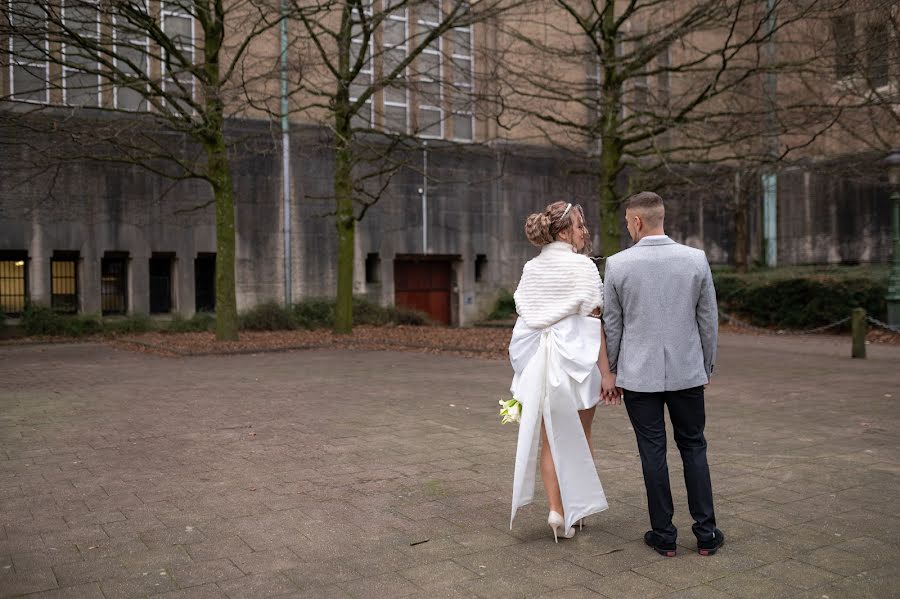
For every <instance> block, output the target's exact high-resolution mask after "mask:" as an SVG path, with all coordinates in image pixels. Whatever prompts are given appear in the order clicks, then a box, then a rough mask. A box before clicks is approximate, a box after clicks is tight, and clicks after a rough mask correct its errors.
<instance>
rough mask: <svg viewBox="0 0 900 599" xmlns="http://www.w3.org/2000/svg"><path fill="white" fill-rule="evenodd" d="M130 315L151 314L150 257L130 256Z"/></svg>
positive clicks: (141, 255)
mask: <svg viewBox="0 0 900 599" xmlns="http://www.w3.org/2000/svg"><path fill="white" fill-rule="evenodd" d="M128 258H129V260H128V313H129V314H149V313H150V256H149V255H146V254H145V253H142V254H136V255H129V256H128Z"/></svg>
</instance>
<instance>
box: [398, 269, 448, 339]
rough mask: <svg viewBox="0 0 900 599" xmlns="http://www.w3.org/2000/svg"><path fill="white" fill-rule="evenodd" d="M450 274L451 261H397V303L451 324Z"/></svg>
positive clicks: (432, 318)
mask: <svg viewBox="0 0 900 599" xmlns="http://www.w3.org/2000/svg"><path fill="white" fill-rule="evenodd" d="M451 274H452V268H451V265H450V261H449V260H422V261H419V260H395V261H394V303H395V304H396V305H397V306H403V307H405V308H412V309H414V310H419V311H421V312H424V313H426V314H427V315H428V317H429V318H431V320H433V321H435V322H439V323H441V324H447V325H449V324H450V323H451V318H450V292H451V289H452V283H451V281H452V276H451Z"/></svg>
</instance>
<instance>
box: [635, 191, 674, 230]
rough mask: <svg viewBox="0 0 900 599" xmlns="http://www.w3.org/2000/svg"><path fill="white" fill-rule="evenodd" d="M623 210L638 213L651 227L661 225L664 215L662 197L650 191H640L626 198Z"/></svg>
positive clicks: (664, 209)
mask: <svg viewBox="0 0 900 599" xmlns="http://www.w3.org/2000/svg"><path fill="white" fill-rule="evenodd" d="M625 210H632V211H635V212H637V213H639V214H640V216H641V218H642V219H643V221H644V222H645V223H646V224H647V226H648V227H651V228H655V227H658V226H660V225H662V224H663V219H665V216H666V207H665V205H663V199H662V198H661V197H659V196H658V195H656V194H655V193H653V192H652V191H642V192H640V193H636V194H634V195H633V196H631V197H629V198H628V199H626V200H625Z"/></svg>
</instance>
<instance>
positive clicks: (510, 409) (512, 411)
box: [498, 398, 522, 424]
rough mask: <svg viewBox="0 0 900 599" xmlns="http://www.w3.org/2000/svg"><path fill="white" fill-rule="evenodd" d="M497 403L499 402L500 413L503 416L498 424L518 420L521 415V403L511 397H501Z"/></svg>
mask: <svg viewBox="0 0 900 599" xmlns="http://www.w3.org/2000/svg"><path fill="white" fill-rule="evenodd" d="M498 403H499V404H500V415H501V416H502V417H503V420H501V421H500V424H506V423H508V422H516V423H518V422H519V419H521V417H522V404H520V403H519V400H517V399H516V398H512V399H507V400H506V401H503V400H502V399H501V400H500V401H499V402H498Z"/></svg>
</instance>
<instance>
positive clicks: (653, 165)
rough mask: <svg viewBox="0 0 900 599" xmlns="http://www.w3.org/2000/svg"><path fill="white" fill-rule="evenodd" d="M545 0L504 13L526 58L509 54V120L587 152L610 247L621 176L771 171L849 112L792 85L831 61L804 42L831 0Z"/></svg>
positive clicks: (616, 242) (614, 243) (515, 47)
mask: <svg viewBox="0 0 900 599" xmlns="http://www.w3.org/2000/svg"><path fill="white" fill-rule="evenodd" d="M845 4H846V3H845ZM550 5H551V8H550V9H549V10H550V16H547V15H546V14H541V15H540V17H541V18H538V17H536V16H535V15H534V14H533V13H524V12H523V13H521V14H519V15H517V16H518V18H517V19H511V18H507V19H505V20H504V28H505V33H506V37H507V39H508V40H510V41H509V42H508V44H507V46H506V50H507V52H509V53H510V54H514V55H519V56H522V57H524V58H522V59H520V60H518V61H517V60H506V61H505V64H507V65H508V68H507V69H506V75H505V77H504V80H503V86H504V97H505V100H506V108H507V113H506V115H507V116H506V125H507V126H508V127H509V128H510V129H511V130H515V129H522V128H523V126H525V125H527V126H530V127H531V128H532V129H533V130H534V132H535V135H536V136H539V137H541V138H543V139H545V140H549V141H550V142H551V143H557V144H560V145H565V146H566V147H567V148H569V149H576V150H580V151H582V152H585V153H589V154H591V155H593V156H594V157H595V159H596V168H597V170H596V174H597V179H598V188H599V196H600V197H599V204H600V219H601V227H602V228H601V244H600V245H601V248H600V249H601V252H602V253H603V254H604V255H609V254H611V253H614V252H616V251H618V250H619V248H620V232H621V223H620V222H619V218H618V208H619V204H620V201H621V197H622V192H623V191H624V190H625V188H624V186H623V185H622V179H623V177H624V176H625V174H626V173H627V174H628V177H629V178H630V179H632V180H638V178H636V177H635V173H653V172H655V171H659V170H660V169H662V170H664V171H667V172H668V173H669V174H670V175H671V174H672V173H675V171H677V170H678V169H680V168H681V167H684V166H690V167H692V168H694V169H696V168H697V167H701V166H702V165H730V166H731V167H733V168H737V169H738V170H741V169H743V170H745V171H748V172H749V171H750V170H757V171H763V172H765V171H766V170H767V169H774V168H775V167H776V165H777V164H778V163H780V162H783V161H784V160H786V159H787V158H788V157H789V156H797V155H800V154H802V152H803V151H804V149H805V148H807V147H809V146H810V145H811V144H813V143H815V142H816V140H817V139H819V138H820V137H821V136H822V135H824V134H825V133H826V132H828V131H829V130H831V129H832V128H833V127H834V125H835V123H836V122H837V121H838V120H839V119H840V117H841V115H842V114H844V113H845V110H844V109H842V108H839V107H838V106H836V103H835V101H834V99H833V98H829V99H828V100H827V101H826V100H825V99H823V98H821V97H818V98H812V97H810V95H809V94H806V93H797V88H798V87H799V85H800V82H803V81H807V82H808V85H810V86H812V87H813V88H814V87H815V85H816V77H819V76H820V74H819V75H815V73H816V71H817V70H818V69H821V68H822V65H823V63H824V62H825V59H824V58H823V54H822V49H823V41H822V38H821V37H820V38H819V42H818V43H817V44H815V45H814V46H812V47H810V45H809V44H810V43H811V42H813V40H812V39H802V38H803V35H804V32H808V31H812V30H813V29H816V28H818V29H821V25H822V22H823V21H825V22H826V23H827V22H828V19H829V17H830V15H831V11H833V10H834V6H832V3H829V2H815V1H813V0H801V1H796V0H791V1H788V0H768V1H766V2H757V1H753V2H751V1H749V0H693V1H691V2H664V1H661V0H647V1H641V0H629V1H619V2H617V1H615V0H603V1H600V2H592V3H582V2H573V1H570V0H553V2H551V3H550ZM536 31H537V32H539V34H536V33H535V32H536ZM820 34H821V32H820ZM785 78H788V79H789V84H788V85H785V86H783V87H780V86H779V82H780V81H782V80H784V79H785ZM794 78H796V81H794ZM818 83H819V85H821V79H820V80H819V81H818ZM845 108H846V107H845ZM513 115H516V116H515V118H516V119H517V120H513ZM686 172H689V171H686ZM640 180H643V181H646V180H647V177H643V178H641V179H640ZM738 188H742V189H746V188H747V186H746V184H744V183H742V184H740V185H738ZM741 205H742V206H743V205H744V204H741ZM741 222H743V221H741ZM742 234H743V235H746V231H744V232H743V233H742ZM743 260H744V261H746V256H744V258H743Z"/></svg>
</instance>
